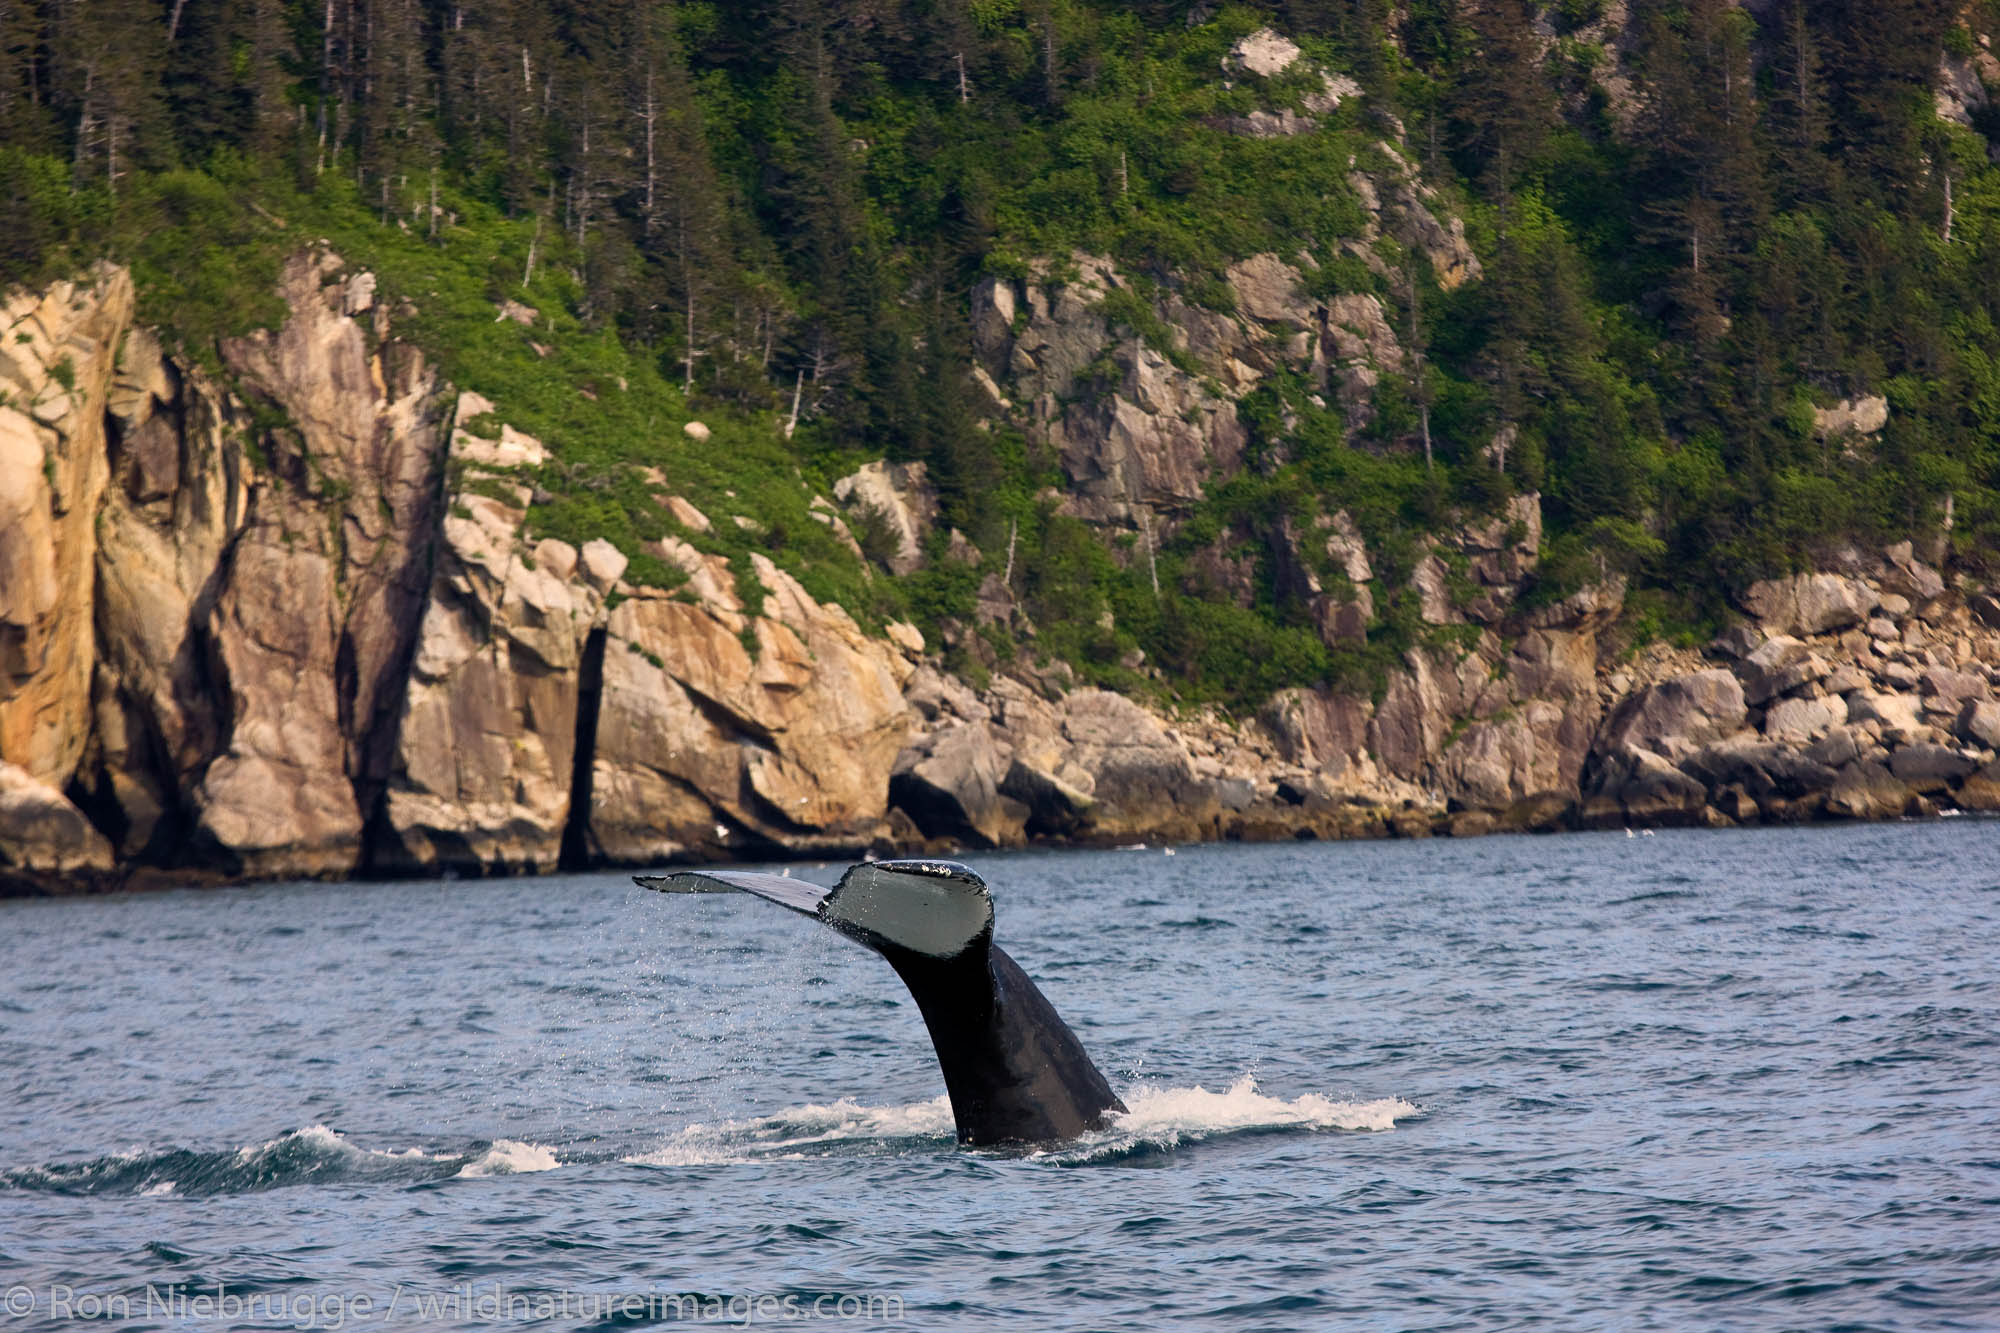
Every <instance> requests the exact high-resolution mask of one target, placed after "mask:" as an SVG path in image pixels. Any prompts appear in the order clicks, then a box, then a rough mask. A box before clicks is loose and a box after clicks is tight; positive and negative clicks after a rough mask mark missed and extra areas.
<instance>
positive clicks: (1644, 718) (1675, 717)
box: [1601, 670, 1748, 759]
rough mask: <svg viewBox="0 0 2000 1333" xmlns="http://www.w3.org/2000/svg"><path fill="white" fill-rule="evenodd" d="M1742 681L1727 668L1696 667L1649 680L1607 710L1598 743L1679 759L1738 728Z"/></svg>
mask: <svg viewBox="0 0 2000 1333" xmlns="http://www.w3.org/2000/svg"><path fill="white" fill-rule="evenodd" d="M1747 714H1748V709H1747V707H1746V706H1745V701H1744V697H1743V687H1742V686H1741V685H1740V684H1739V683H1738V682H1737V679H1736V677H1735V676H1734V675H1732V674H1731V673H1729V672H1727V671H1721V670H1711V671H1696V672H1691V673H1689V674H1688V675H1685V676H1675V677H1673V678H1671V679H1668V680H1663V681H1661V682H1660V683H1658V684H1657V685H1649V686H1647V687H1646V688H1645V689H1643V690H1640V691H1639V692H1638V693H1636V694H1633V695H1630V696H1628V697H1627V698H1626V699H1625V700H1624V701H1623V702H1622V703H1620V704H1619V705H1618V707H1617V709H1616V710H1615V711H1614V712H1613V713H1612V715H1611V720H1610V722H1609V723H1607V724H1606V726H1605V728H1604V736H1603V740H1602V742H1601V743H1602V744H1604V745H1606V746H1610V747H1613V748H1629V749H1638V750H1650V751H1652V752H1654V753H1656V754H1659V755H1663V756H1665V757H1666V758H1668V759H1679V758H1680V757H1681V756H1683V755H1686V754H1688V753H1690V752H1692V751H1694V750H1697V749H1699V748H1701V747H1702V746H1704V745H1707V744H1709V743H1710V742H1711V741H1719V740H1721V739H1722V738H1723V737H1725V736H1729V735H1732V734H1734V733H1735V732H1737V731H1740V730H1742V728H1743V724H1744V720H1745V718H1746V716H1747Z"/></svg>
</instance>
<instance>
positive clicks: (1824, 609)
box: [1743, 574, 1876, 635]
mask: <svg viewBox="0 0 2000 1333" xmlns="http://www.w3.org/2000/svg"><path fill="white" fill-rule="evenodd" d="M1875 604H1876V595H1875V593H1874V591H1873V590H1871V589H1870V588H1869V587H1868V585H1867V584H1865V583H1863V582H1861V581H1860V580H1859V579H1850V578H1847V577H1845V576H1843V575H1840V574H1798V575H1794V576H1793V577H1791V578H1788V579H1767V580H1765V581H1764V582H1761V583H1754V584H1752V585H1751V586H1750V590H1749V591H1748V592H1747V593H1745V594H1744V596H1743V609H1744V610H1746V611H1748V612H1749V613H1750V614H1751V615H1753V616H1756V617H1757V619H1758V620H1760V621H1762V622H1763V623H1764V628H1765V630H1766V631H1767V632H1769V633H1771V634H1774V635H1782V634H1824V633H1826V632H1827V631H1829V630H1836V629H1844V628H1846V627H1847V626H1849V625H1858V624H1860V623H1861V622H1862V621H1863V620H1864V619H1866V618H1867V615H1868V612H1869V611H1871V610H1873V609H1874V607H1875Z"/></svg>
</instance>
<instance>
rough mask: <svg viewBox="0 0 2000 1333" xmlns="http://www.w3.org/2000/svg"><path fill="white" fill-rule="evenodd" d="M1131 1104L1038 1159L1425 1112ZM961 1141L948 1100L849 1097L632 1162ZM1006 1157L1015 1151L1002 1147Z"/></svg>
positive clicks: (1338, 1105) (1391, 1119) (1399, 1105)
mask: <svg viewBox="0 0 2000 1333" xmlns="http://www.w3.org/2000/svg"><path fill="white" fill-rule="evenodd" d="M1124 1100H1125V1102H1126V1104H1127V1105H1128V1106H1129V1107H1130V1108H1131V1109H1130V1110H1129V1111H1128V1112H1127V1113H1126V1114H1124V1115H1121V1116H1116V1117H1114V1119H1113V1123H1112V1124H1111V1125H1110V1126H1109V1127H1108V1128H1106V1129H1103V1130H1100V1131H1098V1132H1097V1133H1094V1134H1086V1135H1085V1136H1083V1137H1082V1138H1080V1139H1078V1140H1076V1141H1075V1142H1074V1143H1068V1144H1064V1145H1062V1146H1061V1147H1058V1148H1051V1149H1047V1150H1045V1151H1039V1152H1033V1153H1030V1154H1029V1160H1034V1161H1051V1162H1056V1163H1060V1164H1064V1165H1082V1164H1088V1163H1095V1162H1106V1161H1116V1160H1120V1159H1123V1158H1126V1157H1130V1156H1133V1155H1135V1154H1140V1153H1149V1152H1162V1151H1172V1150H1173V1149H1175V1148H1178V1147H1180V1146H1181V1145H1182V1144H1186V1143H1199V1142H1202V1141H1204V1140H1207V1139H1213V1138H1218V1137H1223V1136H1228V1135H1233V1134H1246V1133H1273V1132H1285V1131H1295V1132H1323V1131H1349V1132H1380V1131H1384V1130H1389V1129H1393V1128H1394V1127H1395V1125H1396V1122H1397V1121H1400V1120H1408V1119H1410V1118H1411V1117H1412V1116H1416V1115H1420V1114H1422V1112H1421V1110H1420V1109H1419V1108H1418V1107H1416V1106H1414V1105H1412V1104H1411V1103H1409V1102H1407V1101H1404V1100H1403V1099H1402V1098H1400V1097H1387V1098H1381V1099H1378V1100H1375V1101H1367V1102H1351V1101H1341V1100H1337V1099H1335V1098H1332V1097H1326V1096H1322V1095H1320V1094H1318V1093H1310V1092H1309V1093H1306V1094H1304V1095H1303V1096H1300V1097H1295V1098H1293V1099H1291V1100H1289V1101H1287V1100H1283V1099H1281V1098H1277V1097H1270V1096H1266V1095H1265V1094H1263V1093H1261V1092H1259V1091H1258V1090H1257V1082H1256V1079H1255V1078H1253V1077H1252V1076H1250V1075H1248V1074H1246V1075H1244V1076H1243V1077H1241V1078H1239V1079H1237V1080H1236V1081H1235V1082H1234V1083H1232V1084H1230V1086H1229V1088H1228V1089H1227V1090H1226V1091H1223V1092H1210V1091H1209V1090H1208V1089H1206V1088H1204V1087H1201V1086H1200V1085H1198V1084H1197V1085H1196V1086H1194V1087H1160V1086H1141V1087H1138V1088H1136V1089H1133V1090H1130V1091H1128V1092H1127V1093H1126V1094H1125V1097H1124ZM952 1144H953V1127H952V1117H951V1104H950V1102H949V1101H947V1100H946V1099H945V1098H943V1097H938V1098H935V1099H933V1100H931V1101H927V1102H916V1103H912V1104H910V1105H906V1106H863V1105H861V1104H859V1103H857V1102H855V1101H853V1100H852V1099H850V1098H845V1097H843V1098H842V1099H841V1100H839V1101H837V1102H833V1103H831V1104H829V1105H824V1106H822V1105H817V1104H812V1105H807V1106H801V1107H798V1108H795V1109H791V1110H786V1111H780V1112H778V1113H777V1114H776V1115H770V1116H759V1117H756V1118H754V1119H747V1120H725V1121H720V1122H717V1123H714V1124H693V1125H689V1126H687V1127H686V1128H684V1129H682V1130H680V1131H678V1132H676V1133H675V1134H674V1135H673V1137H671V1138H669V1139H668V1140H667V1141H666V1142H665V1143H662V1144H660V1145H658V1146H657V1147H654V1148H652V1149H649V1150H648V1151H646V1152H643V1153H638V1154H634V1155H632V1156H629V1157H627V1158H625V1159H624V1160H625V1161H627V1162H629V1163H634V1164H637V1165H644V1166H710V1165H716V1164H722V1163H730V1162H756V1161H772V1160H784V1159H788V1158H802V1157H821V1156H839V1155H859V1154H870V1155H896V1154H901V1153H907V1152H919V1151H921V1152H930V1151H936V1150H938V1149H940V1148H950V1147H951V1146H952ZM1001 1151H1002V1155H1009V1156H1011V1155H1013V1154H1011V1153H1007V1152H1006V1151H1005V1150H1001Z"/></svg>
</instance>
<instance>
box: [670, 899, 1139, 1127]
mask: <svg viewBox="0 0 2000 1333" xmlns="http://www.w3.org/2000/svg"><path fill="white" fill-rule="evenodd" d="M633 879H634V882H636V883H638V884H639V885H641V886H643V887H645V888H648V889H655V890H658V891H660V892H662V893H748V894H753V895H755V896H756V897H759V898H764V899H767V900H769V901H771V902H774V903H776V904H778V905H779V906H780V907H785V908H789V909H790V910H792V911H794V912H798V913H800V914H801V915H804V916H810V917H813V918H815V919H817V920H818V921H820V922H822V923H823V924H825V925H826V926H829V927H831V928H832V929H833V930H836V931H838V932H839V933H841V934H842V935H845V936H847V937H848V938H849V939H851V940H854V941H855V942H857V943H859V944H863V945H866V946H867V947H868V948H870V949H873V950H874V951H875V952H876V953H879V954H881V955H882V957H884V958H886V959H888V961H889V966H891V967H893V968H895V969H896V975H897V976H899V977H901V978H902V979H903V984H904V985H905V986H908V987H909V989H910V994H911V995H912V996H913V997H914V998H915V999H916V1002H917V1009H918V1011H919V1012H920V1013H922V1014H923V1016H924V1026H925V1027H927V1028H928V1029H929V1030H930V1034H931V1045H932V1046H933V1047H934V1048H935V1049H936V1051H937V1057H938V1065H939V1067H940V1068H942V1069H943V1071H944V1085H945V1090H946V1092H948V1093H949V1094H950V1096H951V1113H952V1118H953V1120H955V1121H956V1122H957V1125H958V1141H959V1142H960V1143H963V1144H968V1145H973V1146H984V1145H989V1144H1001V1143H1046V1142H1051V1141H1055V1140H1061V1139H1073V1138H1075V1137H1077V1136H1078V1135H1079V1134H1084V1133H1087V1132H1089V1131H1091V1130H1093V1129H1102V1128H1103V1127H1104V1125H1105V1117H1106V1116H1107V1115H1108V1114H1111V1113H1113V1112H1123V1111H1124V1110H1125V1104H1124V1103H1123V1102H1121V1101H1119V1100H1118V1098H1117V1097H1116V1096H1115V1095H1113V1093H1112V1091H1111V1085H1110V1084H1108V1083H1107V1082H1105V1079H1104V1075H1103V1074H1101V1073H1099V1072H1098V1069H1097V1066H1096V1065H1094V1064H1092V1063H1091V1061H1090V1057H1089V1056H1088V1055H1086V1054H1085V1053H1084V1050H1083V1044H1082V1043H1081V1042H1079V1041H1078V1040H1077V1039H1076V1034H1075V1033H1074V1032H1071V1031H1070V1029H1069V1025H1068V1024H1067V1023H1065V1022H1063V1020H1062V1017H1061V1015H1059V1014H1057V1013H1056V1011H1055V1006H1054V1005H1052V1004H1050V1003H1049V1001H1048V998H1047V997H1046V996H1044V995H1043V994H1042V993H1041V991H1039V990H1037V989H1036V988H1035V983H1034V982H1032V981H1030V980H1028V977H1027V974H1026V973H1024V972H1022V971H1021V969H1020V967H1019V965H1017V964H1016V963H1015V962H1014V960H1013V959H1012V958H1009V957H1008V956H1007V954H1006V952H1005V951H1004V950H1003V949H1001V948H1000V947H999V946H998V945H996V944H994V943H993V898H992V895H990V894H989V893H988V892H987V890H986V881H985V880H983V879H981V878H980V877H979V876H978V875H977V874H975V873H974V872H973V871H972V870H971V869H969V868H968V867H966V866H962V865H960V864H958V863H957V862H956V861H930V860H911V861H871V862H866V863H864V864H861V865H857V866H852V867H850V868H849V869H848V871H847V873H846V874H844V875H842V876H841V877H840V882H839V883H838V884H836V885H834V886H833V887H832V888H831V889H822V888H820V887H819V886H818V885H816V884H808V883H805V882H804V881H802V880H796V879H789V878H786V877H784V876H781V875H765V874H759V873H757V872H755V871H745V870H689V871H682V872H679V873H677V874H671V875H635V876H633Z"/></svg>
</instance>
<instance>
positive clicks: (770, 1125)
mask: <svg viewBox="0 0 2000 1333" xmlns="http://www.w3.org/2000/svg"><path fill="white" fill-rule="evenodd" d="M952 1133H953V1124H952V1118H951V1103H950V1102H949V1101H948V1100H946V1099H945V1098H943V1097H937V1098H933V1099H932V1100H930V1101H927V1102H913V1103H911V1104H909V1105H907V1106H863V1105H861V1104H860V1103H859V1102H857V1101H855V1100H854V1099H853V1098H851V1097H842V1098H841V1099H840V1100H839V1101H837V1102H832V1103H829V1104H826V1105H821V1104H819V1103H817V1102H809V1103H807V1104H806V1105H804V1106H801V1107H798V1108H797V1109H795V1110H788V1111H781V1112H779V1113H778V1114H777V1115H771V1116H759V1117H757V1118H755V1119H752V1120H724V1121H721V1122H719V1123H717V1124H713V1125H705V1124H693V1125H689V1126H687V1127H686V1128H685V1129H682V1130H680V1131H679V1132H677V1133H676V1134H675V1135H674V1136H673V1137H672V1138H670V1139H668V1140H667V1141H666V1142H665V1143H663V1144H661V1145H660V1146H659V1147H657V1148H654V1149H652V1150H651V1151H649V1152H644V1153H639V1154H636V1155H634V1156H631V1157H627V1158H625V1159H624V1160H625V1161H627V1162H631V1163H635V1164H638V1165H643V1166H709V1165H713V1164H715V1163H720V1162H751V1161H761V1160H769V1159H771V1158H787V1159H789V1158H798V1157H803V1156H804V1155H805V1154H803V1153H801V1152H799V1151H798V1150H799V1149H800V1148H804V1147H815V1146H820V1145H824V1144H838V1143H845V1142H867V1141H869V1140H887V1139H910V1138H940V1137H941V1138H944V1139H947V1140H949V1139H950V1138H951V1137H952Z"/></svg>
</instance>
